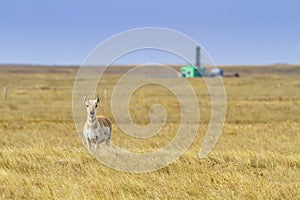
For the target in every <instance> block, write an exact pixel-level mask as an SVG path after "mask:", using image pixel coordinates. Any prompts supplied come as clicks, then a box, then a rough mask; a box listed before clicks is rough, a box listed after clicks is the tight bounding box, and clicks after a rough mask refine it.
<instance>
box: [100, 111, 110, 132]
mask: <svg viewBox="0 0 300 200" xmlns="http://www.w3.org/2000/svg"><path fill="white" fill-rule="evenodd" d="M97 119H98V122H99V124H100V126H101V128H104V127H109V129H110V132H111V121H110V120H109V119H108V118H107V117H105V116H103V115H100V116H97Z"/></svg>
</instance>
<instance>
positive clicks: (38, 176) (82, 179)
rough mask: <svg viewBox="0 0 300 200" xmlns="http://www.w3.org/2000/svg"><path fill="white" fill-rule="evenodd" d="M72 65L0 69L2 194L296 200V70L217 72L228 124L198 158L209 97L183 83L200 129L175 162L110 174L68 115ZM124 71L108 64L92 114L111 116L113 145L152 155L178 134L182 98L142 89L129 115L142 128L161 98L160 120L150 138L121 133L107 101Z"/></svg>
mask: <svg viewBox="0 0 300 200" xmlns="http://www.w3.org/2000/svg"><path fill="white" fill-rule="evenodd" d="M77 70H78V68H77V67H46V66H45V67H39V66H1V67H0V89H1V90H0V95H1V96H0V137H1V139H0V198H1V199H289V200H290V199H300V66H261V67H257V66H256V67H251V66H243V67H229V66H228V67H224V71H225V74H226V73H232V72H239V73H240V77H239V78H236V77H224V78H223V81H224V86H225V90H226V95H227V96H226V98H227V113H226V121H225V123H224V127H223V131H222V135H221V137H220V139H219V141H218V143H217V144H216V146H215V147H214V149H213V150H212V151H211V152H210V153H209V154H208V156H207V157H205V158H203V159H199V158H198V156H197V155H198V153H199V150H200V147H201V144H202V142H203V139H204V136H205V134H206V131H207V129H208V126H209V123H210V117H211V113H210V108H211V104H210V97H209V94H208V91H207V88H206V85H205V82H204V81H203V80H202V79H201V78H195V79H189V80H188V81H189V83H190V84H191V85H192V86H193V88H194V91H195V93H196V95H197V97H198V103H199V107H200V124H199V128H198V131H197V135H196V137H195V138H194V140H193V142H192V144H191V146H190V147H189V148H188V150H187V151H186V152H185V153H184V154H183V155H182V156H181V157H180V158H178V159H177V160H176V161H175V162H174V163H171V164H170V165H168V166H167V167H164V168H162V169H159V170H157V171H154V172H148V173H128V172H122V171H117V170H114V169H112V168H110V167H108V166H106V165H104V164H103V163H101V162H99V161H98V160H97V159H96V158H94V157H93V156H92V155H91V154H90V153H89V152H88V151H87V149H86V148H85V146H84V144H83V143H82V141H81V138H80V137H79V135H78V133H77V129H76V127H75V124H74V120H73V113H72V92H73V84H74V81H75V77H76V73H77ZM126 70H128V67H127V68H126V67H111V68H109V70H108V71H107V72H106V73H105V74H104V76H103V77H102V79H101V80H100V81H99V85H98V87H97V93H98V94H99V95H100V97H101V98H102V101H101V104H100V108H99V110H98V113H99V114H103V115H106V116H108V117H109V118H110V119H111V120H112V123H113V131H112V140H111V142H112V143H113V144H115V145H117V146H120V147H122V148H125V149H128V150H130V151H133V152H151V151H155V150H157V149H159V148H161V147H163V146H165V145H167V144H168V143H169V142H170V141H171V140H172V138H173V137H174V136H175V134H176V130H177V129H178V127H179V124H180V115H179V114H178V113H180V104H179V103H178V102H177V100H176V97H175V96H174V95H173V94H172V92H171V91H169V90H167V89H166V88H162V87H160V86H157V85H148V86H144V87H141V88H139V89H138V90H136V91H135V92H134V93H133V95H132V97H131V99H130V102H129V104H130V114H131V116H132V118H133V121H134V122H135V123H137V124H139V125H142V126H144V125H147V124H148V123H149V122H150V119H149V115H148V113H149V110H150V107H151V105H153V104H160V105H162V106H163V107H164V108H165V110H166V112H167V123H166V124H165V126H164V127H163V128H162V129H161V132H160V133H158V134H157V135H155V136H154V137H152V138H149V139H138V138H133V137H130V136H128V135H126V134H124V133H123V132H122V130H121V129H120V128H119V127H118V125H117V124H116V122H115V120H114V117H113V114H112V111H111V101H110V97H111V94H112V91H113V88H114V86H115V84H116V82H117V81H118V79H119V78H120V76H121V75H122V73H124V72H125V71H126ZM4 86H5V87H7V99H6V100H5V99H4V97H3V92H2V91H3V87H4ZM104 88H107V92H108V95H107V96H108V98H107V99H105V98H104V94H103V89H104ZM82 99H83V98H82ZM82 106H83V107H84V106H85V105H84V102H83V101H82ZM104 146H105V144H104V143H103V144H101V145H100V150H101V148H104Z"/></svg>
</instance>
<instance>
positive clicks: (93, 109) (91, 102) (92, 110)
mask: <svg viewBox="0 0 300 200" xmlns="http://www.w3.org/2000/svg"><path fill="white" fill-rule="evenodd" d="M84 102H85V105H86V112H87V115H88V116H89V117H90V118H91V119H93V118H95V117H96V113H97V107H98V103H99V102H100V97H99V96H97V98H96V99H88V97H87V96H84Z"/></svg>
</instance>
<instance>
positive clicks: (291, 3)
mask: <svg viewBox="0 0 300 200" xmlns="http://www.w3.org/2000/svg"><path fill="white" fill-rule="evenodd" d="M299 8H300V1H298V0H226V1H223V0H219V1H216V0H206V1H197V0H193V1H192V0H185V1H174V0H173V1H170V0H160V1H158V0H152V1H142V0H139V1H138V0H127V1H115V0H107V1H101V0H85V1H83V0H81V1H79V0H44V1H41V0H26V1H22V0H0V27H1V29H0V64H1V63H2V64H4V63H18V64H24V63H25V64H48V65H53V64H56V65H59V64H63V65H70V64H81V63H82V62H83V61H84V59H85V58H86V56H87V55H88V53H89V52H90V51H91V50H92V49H93V48H94V47H95V46H96V45H97V44H99V43H100V42H102V41H104V40H105V39H107V38H108V37H110V36H112V35H114V34H117V33H119V32H121V31H126V30H128V29H133V28H139V27H163V28H169V29H174V30H177V31H179V32H182V33H184V34H186V35H188V36H190V37H192V38H194V39H195V40H197V41H198V42H199V43H200V44H201V45H202V46H203V47H204V48H206V50H207V51H208V53H209V54H210V55H211V57H212V58H213V60H214V61H215V62H216V63H217V64H218V65H224V64H269V63H292V64H299V63H300V12H299ZM150 57H151V56H150ZM162 57H163V56H162ZM150 60H151V59H150ZM154 61H155V62H159V61H160V60H159V58H155V60H154ZM164 61H165V62H170V63H174V60H172V57H170V61H169V60H167V61H166V60H164ZM126 62H128V63H141V62H143V58H142V56H141V55H139V54H137V55H136V56H129V57H128V59H127V60H126V59H125V60H124V63H126ZM162 62H163V61H162Z"/></svg>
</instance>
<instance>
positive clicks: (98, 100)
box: [96, 95, 100, 103]
mask: <svg viewBox="0 0 300 200" xmlns="http://www.w3.org/2000/svg"><path fill="white" fill-rule="evenodd" d="M96 101H97V103H99V102H100V97H99V95H97V99H96Z"/></svg>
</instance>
